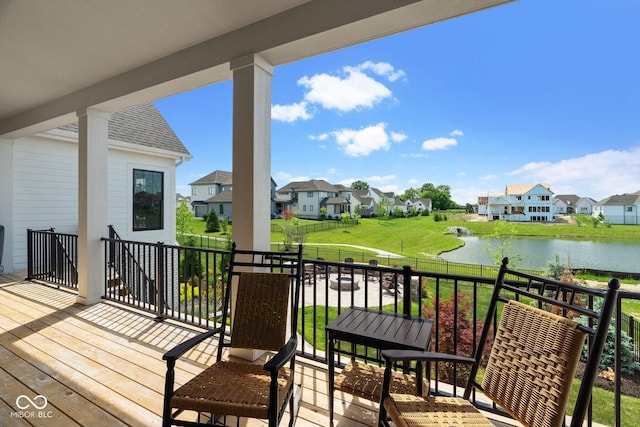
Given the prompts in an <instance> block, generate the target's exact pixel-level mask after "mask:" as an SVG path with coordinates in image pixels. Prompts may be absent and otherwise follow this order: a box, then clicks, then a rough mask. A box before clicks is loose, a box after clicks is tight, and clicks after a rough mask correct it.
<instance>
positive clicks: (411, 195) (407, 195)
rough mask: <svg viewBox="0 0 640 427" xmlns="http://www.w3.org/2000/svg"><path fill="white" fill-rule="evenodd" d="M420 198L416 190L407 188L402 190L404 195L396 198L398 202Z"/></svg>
mask: <svg viewBox="0 0 640 427" xmlns="http://www.w3.org/2000/svg"><path fill="white" fill-rule="evenodd" d="M419 196H420V192H419V191H418V189H417V188H411V187H409V188H407V189H406V190H404V193H403V194H401V195H399V196H398V199H400V200H409V199H416V198H418V197H419Z"/></svg>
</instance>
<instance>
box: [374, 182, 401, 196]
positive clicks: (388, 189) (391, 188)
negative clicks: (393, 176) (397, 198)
mask: <svg viewBox="0 0 640 427" xmlns="http://www.w3.org/2000/svg"><path fill="white" fill-rule="evenodd" d="M398 188H399V187H398V186H397V185H395V184H390V185H383V186H382V187H378V190H380V191H382V192H383V193H396V194H398ZM403 191H404V190H403Z"/></svg>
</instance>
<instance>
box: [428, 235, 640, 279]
mask: <svg viewBox="0 0 640 427" xmlns="http://www.w3.org/2000/svg"><path fill="white" fill-rule="evenodd" d="M460 238H461V239H462V240H464V242H465V245H464V246H463V247H462V248H460V249H456V250H454V251H451V252H444V253H442V254H440V257H441V258H443V259H445V260H447V261H455V262H463V263H469V264H483V265H493V264H495V261H494V259H493V257H492V256H491V252H492V251H493V250H491V249H490V251H489V252H487V250H486V249H485V248H487V247H491V246H490V244H491V240H490V239H482V238H480V237H478V236H462V237H460ZM508 242H509V243H510V244H511V250H510V253H512V254H519V255H520V256H521V257H522V260H521V261H518V266H519V267H522V268H532V269H544V268H546V267H547V264H548V262H549V261H553V260H554V259H555V255H556V254H558V255H559V257H560V262H562V263H563V264H565V265H569V266H570V267H571V268H591V269H597V270H610V271H623V272H631V273H640V262H639V261H640V243H637V242H602V241H599V242H593V241H588V240H580V241H578V240H560V239H531V238H527V239H520V238H518V239H510V240H508ZM493 247H494V248H497V247H498V244H497V243H494V244H493ZM494 250H495V249H494Z"/></svg>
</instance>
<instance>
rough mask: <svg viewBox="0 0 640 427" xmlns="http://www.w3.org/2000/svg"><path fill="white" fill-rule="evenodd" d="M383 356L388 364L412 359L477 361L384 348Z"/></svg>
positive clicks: (424, 352)
mask: <svg viewBox="0 0 640 427" xmlns="http://www.w3.org/2000/svg"><path fill="white" fill-rule="evenodd" d="M382 357H384V360H385V362H387V365H390V363H389V362H407V361H412V360H413V361H417V362H459V363H469V364H473V363H475V359H474V358H472V357H465V356H457V355H455V354H446V353H436V352H433V351H420V350H383V351H382Z"/></svg>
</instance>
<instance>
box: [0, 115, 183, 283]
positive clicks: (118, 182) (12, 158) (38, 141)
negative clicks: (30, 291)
mask: <svg viewBox="0 0 640 427" xmlns="http://www.w3.org/2000/svg"><path fill="white" fill-rule="evenodd" d="M107 149H108V151H107V156H108V168H107V187H106V188H105V192H106V200H107V204H106V205H105V206H103V207H102V209H104V210H105V211H106V216H107V221H108V222H107V223H108V224H110V225H113V227H114V229H115V230H116V231H117V232H118V234H119V235H120V237H121V238H123V239H126V240H136V241H141V242H167V243H170V242H175V239H176V202H177V200H176V199H174V197H175V194H176V184H175V183H176V178H175V176H176V167H177V165H178V164H180V162H181V161H182V160H188V159H190V158H191V155H190V154H189V151H188V150H187V149H186V148H185V146H184V145H183V144H182V142H181V141H180V140H179V139H178V137H177V136H176V134H175V133H174V132H173V130H172V129H171V127H170V126H169V124H168V123H167V122H166V121H165V119H164V118H163V117H162V115H161V114H160V112H159V111H158V110H157V109H156V107H155V106H154V105H153V104H143V105H139V106H135V107H131V108H128V109H126V110H122V111H118V112H114V113H112V114H111V115H110V117H109V119H108V147H107ZM78 153H79V144H78V123H71V124H68V125H65V126H61V127H59V128H56V129H51V130H48V131H46V132H42V133H39V134H36V135H30V136H26V137H22V138H18V139H15V140H12V141H11V142H8V143H6V142H2V141H0V160H2V162H0V163H2V164H3V165H4V167H2V168H0V182H4V183H10V184H11V186H12V187H11V191H10V192H8V193H5V194H7V195H8V196H7V197H5V198H3V200H2V201H0V204H2V205H3V208H5V207H6V208H7V209H5V212H9V213H11V214H10V215H7V216H3V217H2V218H0V223H2V225H4V226H5V227H6V230H5V242H4V249H5V251H4V257H3V260H2V263H3V264H4V271H5V272H12V271H15V270H21V269H26V268H27V238H26V236H27V230H28V229H34V230H42V229H50V228H55V230H56V231H58V232H60V233H70V234H77V233H78V229H79V227H78V218H79V209H78V205H79V196H78V193H79V192H78V186H79V183H78V175H79V166H78V157H79V154H78ZM0 210H1V209H0ZM103 233H104V235H105V236H106V235H107V233H108V230H107V229H105V230H103Z"/></svg>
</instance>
